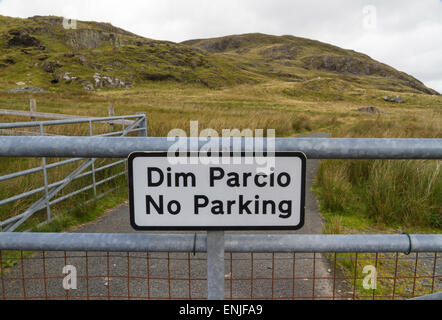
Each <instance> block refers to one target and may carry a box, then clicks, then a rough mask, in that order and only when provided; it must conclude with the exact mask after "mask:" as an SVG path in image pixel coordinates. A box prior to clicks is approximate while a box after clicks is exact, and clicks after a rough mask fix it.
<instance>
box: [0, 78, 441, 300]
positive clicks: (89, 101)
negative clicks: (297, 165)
mask: <svg viewBox="0 0 442 320" xmlns="http://www.w3.org/2000/svg"><path fill="white" fill-rule="evenodd" d="M320 83H321V82H320ZM290 92H296V95H293V94H289V93H290ZM321 92H322V93H323V96H322V95H321V94H318V93H317V92H316V91H313V92H311V91H309V90H308V89H303V87H302V85H301V84H293V83H286V82H278V81H274V82H269V83H265V84H256V85H241V86H238V87H230V88H224V89H217V90H213V89H208V88H206V87H202V86H193V85H190V86H189V85H183V84H177V83H175V82H170V83H166V84H165V83H161V84H157V83H151V84H149V85H145V86H144V87H142V88H137V89H131V90H112V91H101V92H97V93H84V92H81V91H78V92H75V91H74V92H72V91H71V92H63V93H62V92H60V93H45V94H38V95H32V97H33V98H36V99H37V101H38V111H41V112H55V113H66V114H78V115H89V116H106V115H107V106H108V105H109V104H113V105H114V106H115V110H116V114H118V115H128V114H134V113H136V112H145V113H146V114H147V115H148V117H149V121H148V123H149V125H148V127H149V135H150V136H165V135H167V133H168V132H169V131H170V130H171V129H174V128H180V129H184V130H187V131H188V128H189V121H191V120H198V121H199V122H200V130H202V129H205V128H213V129H215V130H217V131H218V132H221V130H222V129H224V128H239V129H244V128H251V129H257V128H263V129H267V128H268V129H276V133H277V136H279V137H293V136H296V135H297V134H300V133H307V132H319V131H320V132H329V133H331V134H332V135H333V136H334V137H398V138H404V137H413V138H442V130H441V124H442V99H441V97H437V96H429V95H424V94H415V93H408V94H407V93H405V94H404V93H401V96H402V97H403V98H404V99H405V100H406V102H405V103H404V104H392V103H388V102H385V101H384V100H383V99H382V97H383V96H384V95H395V94H397V93H395V92H387V91H376V90H375V89H373V90H370V91H369V92H365V93H363V94H360V95H354V94H353V93H351V92H347V91H344V92H342V93H340V97H333V94H336V91H334V90H332V89H328V87H327V86H326V85H324V87H323V88H322V89H321ZM30 97H31V95H28V94H18V95H17V94H6V93H0V108H8V109H18V110H27V108H28V99H29V98H30ZM368 105H374V106H376V107H378V108H379V109H381V110H382V111H383V112H384V113H382V114H380V115H372V114H366V113H361V112H358V111H357V109H358V108H359V107H363V106H368ZM17 120H19V119H17V118H4V119H2V122H3V121H5V122H9V121H17ZM21 120H23V119H21ZM24 120H26V119H24ZM104 129H105V128H103V130H104ZM59 130H62V129H59ZM73 130H74V131H73V132H71V133H72V134H81V133H84V134H87V128H80V127H77V128H75V129H73ZM62 131H63V130H62ZM54 133H57V132H54ZM64 134H66V130H64ZM39 161H40V160H39V159H2V160H1V162H0V174H6V173H10V172H14V171H17V170H23V169H26V168H29V167H34V166H38V165H40V162H39ZM50 161H55V159H51V160H50ZM66 170H67V171H64V172H61V171H58V172H54V173H53V175H52V177H53V178H52V179H54V180H57V179H59V178H60V177H62V176H63V175H65V174H66V173H67V172H68V171H69V170H70V168H66ZM104 174H110V173H109V172H105V173H104ZM85 179H86V178H85ZM87 182H89V183H90V181H87V180H83V181H78V185H77V186H79V185H81V184H82V183H83V184H84V183H87ZM41 183H42V179H41V177H39V178H37V179H36V178H35V177H34V178H32V177H28V178H26V179H25V180H19V179H16V181H14V182H13V183H12V184H11V182H7V183H6V184H3V185H2V187H1V188H0V190H1V191H0V194H1V195H2V198H4V197H5V196H7V195H9V194H10V193H11V192H12V191H14V192H22V191H25V190H28V189H30V188H34V187H36V186H37V185H39V186H40V185H41ZM117 184H119V185H120V186H121V188H120V189H119V190H118V191H117V192H115V193H113V194H111V195H108V196H106V197H105V198H103V199H101V200H99V201H98V202H96V203H92V204H90V205H89V206H88V207H81V206H80V207H76V206H75V204H76V203H79V202H82V201H84V200H86V199H88V198H91V193H86V194H82V195H81V196H79V197H76V198H74V199H72V200H70V201H67V202H65V203H63V204H61V205H59V206H57V207H56V208H54V209H53V214H55V215H57V218H56V219H55V221H54V222H53V223H52V224H50V225H49V226H45V227H43V228H37V229H36V230H37V231H55V232H59V231H65V230H69V229H70V228H73V227H75V226H77V225H78V224H82V223H86V222H88V221H92V220H94V219H96V218H97V217H99V216H100V215H101V214H103V213H104V212H105V211H106V210H107V209H109V208H112V207H113V206H115V205H117V204H118V203H122V202H124V201H126V199H127V191H126V189H127V188H126V186H127V183H126V181H125V178H124V177H122V179H120V180H119V181H118V182H117ZM112 186H115V184H113V185H110V186H109V185H108V186H106V187H105V188H111V187H112ZM314 191H315V192H316V193H317V194H318V197H319V199H320V202H321V213H322V215H323V216H324V217H325V219H326V224H325V229H324V232H325V233H361V232H363V233H399V232H405V231H406V232H410V233H411V232H418V233H420V232H423V233H440V232H441V230H442V226H441V223H442V208H441V202H440V199H441V198H442V179H441V173H440V161H430V160H424V161H402V160H401V161H381V160H370V161H368V160H351V161H347V160H327V161H322V162H321V167H320V171H319V175H318V178H317V181H316V183H315V187H314ZM28 204H29V203H26V202H22V203H18V204H14V205H13V206H11V207H9V208H8V209H7V210H5V207H3V208H2V209H1V210H0V217H1V218H2V219H3V218H5V217H9V216H12V215H14V214H17V213H18V212H19V210H20V209H23V208H24V206H26V205H28ZM72 207H74V209H73V211H72ZM44 217H45V212H44V211H42V212H40V214H39V215H38V216H36V217H35V218H34V219H32V220H30V221H29V222H28V223H26V225H24V226H23V229H24V228H29V227H31V226H33V225H36V224H37V223H38V222H41V220H42V219H44ZM378 258H380V257H378ZM338 259H339V262H338V263H337V267H338V268H339V270H340V271H339V272H340V273H342V274H344V275H346V276H348V277H351V276H353V275H354V274H356V275H357V276H358V277H360V278H363V276H364V275H363V274H362V269H363V267H364V265H366V264H367V263H376V259H375V257H374V256H373V255H359V256H358V260H357V261H356V263H355V255H339V256H338ZM330 260H331V261H333V257H330ZM6 261H7V260H6ZM11 261H12V260H11ZM377 263H378V268H379V272H380V277H382V276H384V277H385V279H382V278H381V279H380V280H379V286H378V289H377V290H376V295H385V297H388V296H391V294H392V290H394V292H395V294H399V295H401V294H402V295H407V294H408V295H409V294H411V292H412V289H413V290H414V293H418V294H424V293H427V292H429V290H430V289H429V288H428V284H427V282H428V280H426V279H423V280H419V281H417V282H416V283H414V285H413V288H412V289H410V285H409V281H408V282H407V281H406V280H400V281H397V282H395V283H391V279H390V278H391V277H392V276H393V275H394V274H393V273H394V270H395V268H394V265H395V256H394V255H385V256H383V259H379V260H378V262H377ZM399 267H400V270H401V271H400V272H401V274H409V273H412V267H413V260H412V259H409V260H407V259H405V258H404V257H403V256H401V258H400V259H399ZM424 280H425V281H427V282H425V281H424ZM353 285H355V289H352V290H356V292H357V295H363V296H364V295H365V296H370V295H371V294H372V292H371V291H367V290H364V289H363V288H362V280H358V281H357V282H356V283H355V284H354V283H353V281H348V282H347V286H348V287H349V288H351V287H353Z"/></svg>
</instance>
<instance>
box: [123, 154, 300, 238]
mask: <svg viewBox="0 0 442 320" xmlns="http://www.w3.org/2000/svg"><path fill="white" fill-rule="evenodd" d="M270 160H271V161H270ZM264 164H265V166H264V167H263V165H264ZM269 164H271V165H270V166H269ZM305 179H306V157H305V155H304V154H303V153H298V152H281V153H276V154H275V155H274V156H272V157H271V158H270V157H263V156H255V155H254V154H253V153H251V154H249V153H242V154H241V155H239V156H233V155H231V154H229V156H227V157H226V156H225V155H224V156H217V157H215V156H210V157H208V156H207V155H202V154H198V153H189V154H187V156H184V157H183V156H180V157H173V158H169V157H168V154H167V153H148V152H137V153H133V154H131V155H130V157H129V188H130V192H129V197H130V215H131V224H132V226H133V228H135V229H136V230H296V229H300V228H301V227H302V226H303V225H304V206H305Z"/></svg>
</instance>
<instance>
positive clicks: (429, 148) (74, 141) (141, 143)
mask: <svg viewBox="0 0 442 320" xmlns="http://www.w3.org/2000/svg"><path fill="white" fill-rule="evenodd" d="M209 140H210V141H211V142H212V143H213V145H218V146H219V150H220V151H267V150H271V151H302V152H304V153H305V154H306V155H307V157H308V158H309V159H442V139H345V138H344V139H324V138H277V139H275V140H274V148H273V145H270V142H271V141H272V140H267V139H263V142H264V143H263V146H262V147H261V146H258V145H255V143H254V141H255V140H254V139H252V138H232V139H228V138H213V139H209ZM180 141H181V142H180V144H182V145H183V146H188V148H189V149H188V150H189V151H198V150H200V149H201V148H202V147H203V146H205V145H206V144H207V143H208V141H207V140H206V139H198V138H186V139H184V138H182V140H180ZM175 144H176V140H175V139H173V138H172V139H168V138H115V139H114V138H112V139H110V138H105V137H0V157H6V156H8V157H41V156H46V157H85V158H92V157H94V158H126V157H128V156H129V154H130V153H132V152H134V151H154V152H155V151H158V152H167V151H168V150H169V149H170V147H172V146H173V145H175ZM237 145H239V146H240V148H239V149H238V150H237V149H236V148H234V146H235V147H236V146H237ZM255 147H256V148H255ZM270 148H272V149H270Z"/></svg>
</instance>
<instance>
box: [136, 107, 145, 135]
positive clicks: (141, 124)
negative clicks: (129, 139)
mask: <svg viewBox="0 0 442 320" xmlns="http://www.w3.org/2000/svg"><path fill="white" fill-rule="evenodd" d="M137 114H138V115H140V116H142V117H143V118H144V120H143V121H142V122H140V125H139V126H138V128H140V129H144V130H140V131H139V132H138V136H139V137H147V115H146V114H145V113H137Z"/></svg>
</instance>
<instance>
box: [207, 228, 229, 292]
mask: <svg viewBox="0 0 442 320" xmlns="http://www.w3.org/2000/svg"><path fill="white" fill-rule="evenodd" d="M224 268H225V267H224V231H208V232H207V298H208V299H209V300H224V277H225V270H224Z"/></svg>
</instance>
